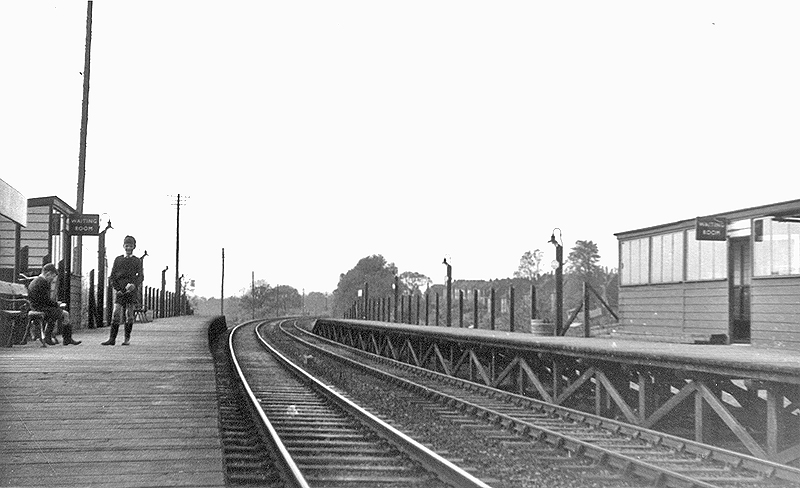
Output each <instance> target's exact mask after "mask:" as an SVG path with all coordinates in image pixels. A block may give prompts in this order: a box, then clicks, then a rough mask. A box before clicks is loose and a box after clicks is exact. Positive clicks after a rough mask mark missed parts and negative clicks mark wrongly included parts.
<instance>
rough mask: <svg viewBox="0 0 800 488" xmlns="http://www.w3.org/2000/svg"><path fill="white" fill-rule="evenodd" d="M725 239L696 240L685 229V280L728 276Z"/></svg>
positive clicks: (724, 277) (713, 278)
mask: <svg viewBox="0 0 800 488" xmlns="http://www.w3.org/2000/svg"><path fill="white" fill-rule="evenodd" d="M727 246H728V243H727V241H698V240H697V239H696V238H695V230H694V229H691V230H688V231H686V280H687V281H701V280H724V279H726V278H727V277H728V258H727V256H728V253H727V250H728V248H727Z"/></svg>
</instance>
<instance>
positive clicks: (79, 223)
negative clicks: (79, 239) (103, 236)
mask: <svg viewBox="0 0 800 488" xmlns="http://www.w3.org/2000/svg"><path fill="white" fill-rule="evenodd" d="M67 222H68V223H67V229H68V231H69V233H70V235H73V236H97V235H100V215H99V214H73V215H70V216H69V220H68V221H67Z"/></svg>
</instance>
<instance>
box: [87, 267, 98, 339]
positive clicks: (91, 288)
mask: <svg viewBox="0 0 800 488" xmlns="http://www.w3.org/2000/svg"><path fill="white" fill-rule="evenodd" d="M95 309H96V304H95V301H94V270H91V271H89V328H90V329H94V328H95V325H94V319H95V315H97V311H96V310H95Z"/></svg>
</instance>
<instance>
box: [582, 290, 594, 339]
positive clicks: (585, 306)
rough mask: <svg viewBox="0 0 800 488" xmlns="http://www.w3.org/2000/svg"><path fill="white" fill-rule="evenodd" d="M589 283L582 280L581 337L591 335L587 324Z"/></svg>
mask: <svg viewBox="0 0 800 488" xmlns="http://www.w3.org/2000/svg"><path fill="white" fill-rule="evenodd" d="M589 318H590V317H589V284H588V283H586V282H585V281H584V282H583V337H591V335H592V333H591V327H590V325H589Z"/></svg>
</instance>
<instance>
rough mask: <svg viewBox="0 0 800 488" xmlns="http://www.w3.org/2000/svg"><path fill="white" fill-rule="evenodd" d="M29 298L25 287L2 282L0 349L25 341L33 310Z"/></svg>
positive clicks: (0, 290) (0, 286)
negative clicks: (30, 314)
mask: <svg viewBox="0 0 800 488" xmlns="http://www.w3.org/2000/svg"><path fill="white" fill-rule="evenodd" d="M27 297H28V290H27V288H25V286H24V285H21V284H19V283H8V282H5V281H0V347H11V345H12V344H15V343H19V342H21V340H22V339H24V327H25V326H27V321H28V312H30V309H31V305H30V303H29V302H28V300H27ZM23 324H24V325H23ZM20 331H22V333H20ZM20 336H23V337H20Z"/></svg>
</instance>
